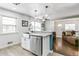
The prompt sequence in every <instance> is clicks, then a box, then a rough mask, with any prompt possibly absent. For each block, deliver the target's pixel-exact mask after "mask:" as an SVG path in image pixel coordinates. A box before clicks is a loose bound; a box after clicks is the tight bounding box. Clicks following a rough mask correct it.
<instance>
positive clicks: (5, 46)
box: [0, 42, 20, 49]
mask: <svg viewBox="0 0 79 59" xmlns="http://www.w3.org/2000/svg"><path fill="white" fill-rule="evenodd" d="M17 44H20V42H16V43H13V44H9V45H4V46H2V47H0V49H3V48H7V47H10V46H13V45H17Z"/></svg>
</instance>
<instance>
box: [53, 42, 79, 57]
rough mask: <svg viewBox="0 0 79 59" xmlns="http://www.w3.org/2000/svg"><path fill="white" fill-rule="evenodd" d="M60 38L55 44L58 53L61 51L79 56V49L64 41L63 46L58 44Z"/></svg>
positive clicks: (64, 53) (68, 54)
mask: <svg viewBox="0 0 79 59" xmlns="http://www.w3.org/2000/svg"><path fill="white" fill-rule="evenodd" d="M58 42H59V41H58V40H56V42H55V44H54V51H55V52H57V53H61V54H63V55H67V56H79V49H74V48H72V47H71V46H69V45H68V44H67V43H64V44H63V43H62V46H61V47H59V46H58Z"/></svg>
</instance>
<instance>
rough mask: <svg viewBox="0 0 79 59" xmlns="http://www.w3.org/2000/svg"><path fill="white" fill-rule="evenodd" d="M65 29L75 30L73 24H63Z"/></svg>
mask: <svg viewBox="0 0 79 59" xmlns="http://www.w3.org/2000/svg"><path fill="white" fill-rule="evenodd" d="M65 30H75V24H65Z"/></svg>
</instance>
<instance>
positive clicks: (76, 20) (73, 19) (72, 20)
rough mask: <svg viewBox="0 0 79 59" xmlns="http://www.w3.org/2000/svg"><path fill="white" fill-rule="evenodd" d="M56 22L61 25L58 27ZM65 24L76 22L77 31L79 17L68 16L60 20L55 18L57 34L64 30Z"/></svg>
mask: <svg viewBox="0 0 79 59" xmlns="http://www.w3.org/2000/svg"><path fill="white" fill-rule="evenodd" d="M58 24H62V26H60V27H58ZM65 24H76V30H77V31H79V28H78V24H79V18H70V19H62V20H56V21H55V24H54V25H55V27H54V28H55V29H54V30H55V31H56V33H57V36H61V35H62V32H63V31H65Z"/></svg>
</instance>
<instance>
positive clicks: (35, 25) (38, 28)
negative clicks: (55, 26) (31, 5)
mask: <svg viewBox="0 0 79 59" xmlns="http://www.w3.org/2000/svg"><path fill="white" fill-rule="evenodd" d="M31 31H41V23H39V22H31Z"/></svg>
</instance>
